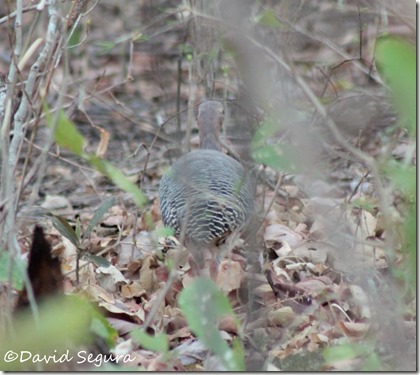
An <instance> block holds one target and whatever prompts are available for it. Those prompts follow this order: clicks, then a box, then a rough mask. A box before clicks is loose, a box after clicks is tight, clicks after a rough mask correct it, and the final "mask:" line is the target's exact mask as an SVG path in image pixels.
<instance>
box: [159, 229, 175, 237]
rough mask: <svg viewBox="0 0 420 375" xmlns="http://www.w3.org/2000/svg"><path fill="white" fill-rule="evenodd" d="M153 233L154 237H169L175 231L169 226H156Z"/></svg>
mask: <svg viewBox="0 0 420 375" xmlns="http://www.w3.org/2000/svg"><path fill="white" fill-rule="evenodd" d="M154 233H155V235H156V237H169V236H174V235H175V231H174V230H173V229H172V228H169V227H163V228H157V229H156V230H155V231H154Z"/></svg>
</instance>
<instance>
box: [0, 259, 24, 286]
mask: <svg viewBox="0 0 420 375" xmlns="http://www.w3.org/2000/svg"><path fill="white" fill-rule="evenodd" d="M10 262H12V263H10ZM18 262H19V263H20V264H17V263H18ZM10 267H12V270H11V272H12V288H14V289H16V290H22V289H23V276H22V271H21V270H25V269H26V264H25V262H24V261H23V260H22V259H20V258H16V259H14V260H11V257H10V253H9V252H8V251H1V252H0V282H2V283H8V282H9V270H10Z"/></svg>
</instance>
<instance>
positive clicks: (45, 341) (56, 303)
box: [0, 296, 92, 371]
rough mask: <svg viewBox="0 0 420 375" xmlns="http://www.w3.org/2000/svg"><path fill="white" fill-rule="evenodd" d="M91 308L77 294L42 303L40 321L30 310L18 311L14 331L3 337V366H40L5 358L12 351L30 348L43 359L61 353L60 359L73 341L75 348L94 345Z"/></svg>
mask: <svg viewBox="0 0 420 375" xmlns="http://www.w3.org/2000/svg"><path fill="white" fill-rule="evenodd" d="M91 310H92V307H91V306H90V305H89V304H88V303H87V302H86V301H83V300H81V299H80V298H77V297H75V296H71V297H70V296H66V297H59V298H51V299H48V301H46V302H44V303H42V304H41V305H40V306H39V319H38V322H37V323H35V321H34V318H33V315H32V312H31V311H30V309H26V310H25V311H23V312H19V313H17V314H15V315H14V323H15V324H14V332H13V334H11V335H9V336H2V339H1V340H0V358H1V359H2V361H1V366H2V368H1V369H2V370H3V371H19V370H20V371H21V370H25V369H28V367H29V366H32V368H31V369H32V370H35V369H37V368H35V366H34V364H33V363H32V362H31V361H27V362H24V361H22V362H21V361H19V359H16V360H14V361H11V362H5V361H3V358H5V354H6V353H7V352H9V351H13V352H16V353H20V352H21V351H28V352H30V353H32V355H35V354H36V355H39V356H40V357H41V358H42V356H43V355H46V356H50V355H57V358H58V357H60V356H61V355H62V354H64V353H66V352H67V351H68V350H69V343H72V345H73V347H77V345H79V346H80V345H85V344H86V345H89V344H91V343H92V335H90V334H89V326H90V320H91V313H90V312H91ZM50 363H51V362H50ZM43 364H45V362H44V363H43ZM40 365H42V364H41V363H40Z"/></svg>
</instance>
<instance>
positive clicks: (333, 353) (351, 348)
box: [322, 344, 369, 363]
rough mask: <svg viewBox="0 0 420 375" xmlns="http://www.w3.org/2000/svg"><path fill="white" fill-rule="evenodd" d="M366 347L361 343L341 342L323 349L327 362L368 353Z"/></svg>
mask: <svg viewBox="0 0 420 375" xmlns="http://www.w3.org/2000/svg"><path fill="white" fill-rule="evenodd" d="M368 352H369V351H368V348H367V347H366V346H365V345H361V344H342V345H339V346H332V347H327V348H325V349H324V351H323V353H322V354H323V356H324V359H325V361H326V362H327V363H334V362H339V361H345V360H349V359H353V358H356V357H358V356H360V355H366V354H368Z"/></svg>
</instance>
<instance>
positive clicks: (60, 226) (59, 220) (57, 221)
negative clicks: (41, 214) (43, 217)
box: [48, 212, 80, 248]
mask: <svg viewBox="0 0 420 375" xmlns="http://www.w3.org/2000/svg"><path fill="white" fill-rule="evenodd" d="M48 216H49V217H51V221H52V223H53V225H54V228H55V229H57V230H58V231H59V232H60V233H61V234H62V235H63V236H64V237H66V238H67V239H68V240H69V241H70V242H71V243H72V244H73V245H74V246H76V247H77V248H79V247H80V242H79V238H78V237H77V234H76V232H75V231H74V229H73V228H72V226H71V225H70V224H69V222H68V221H67V220H66V219H65V218H64V217H62V216H59V215H54V214H52V213H51V212H49V214H48Z"/></svg>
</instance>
